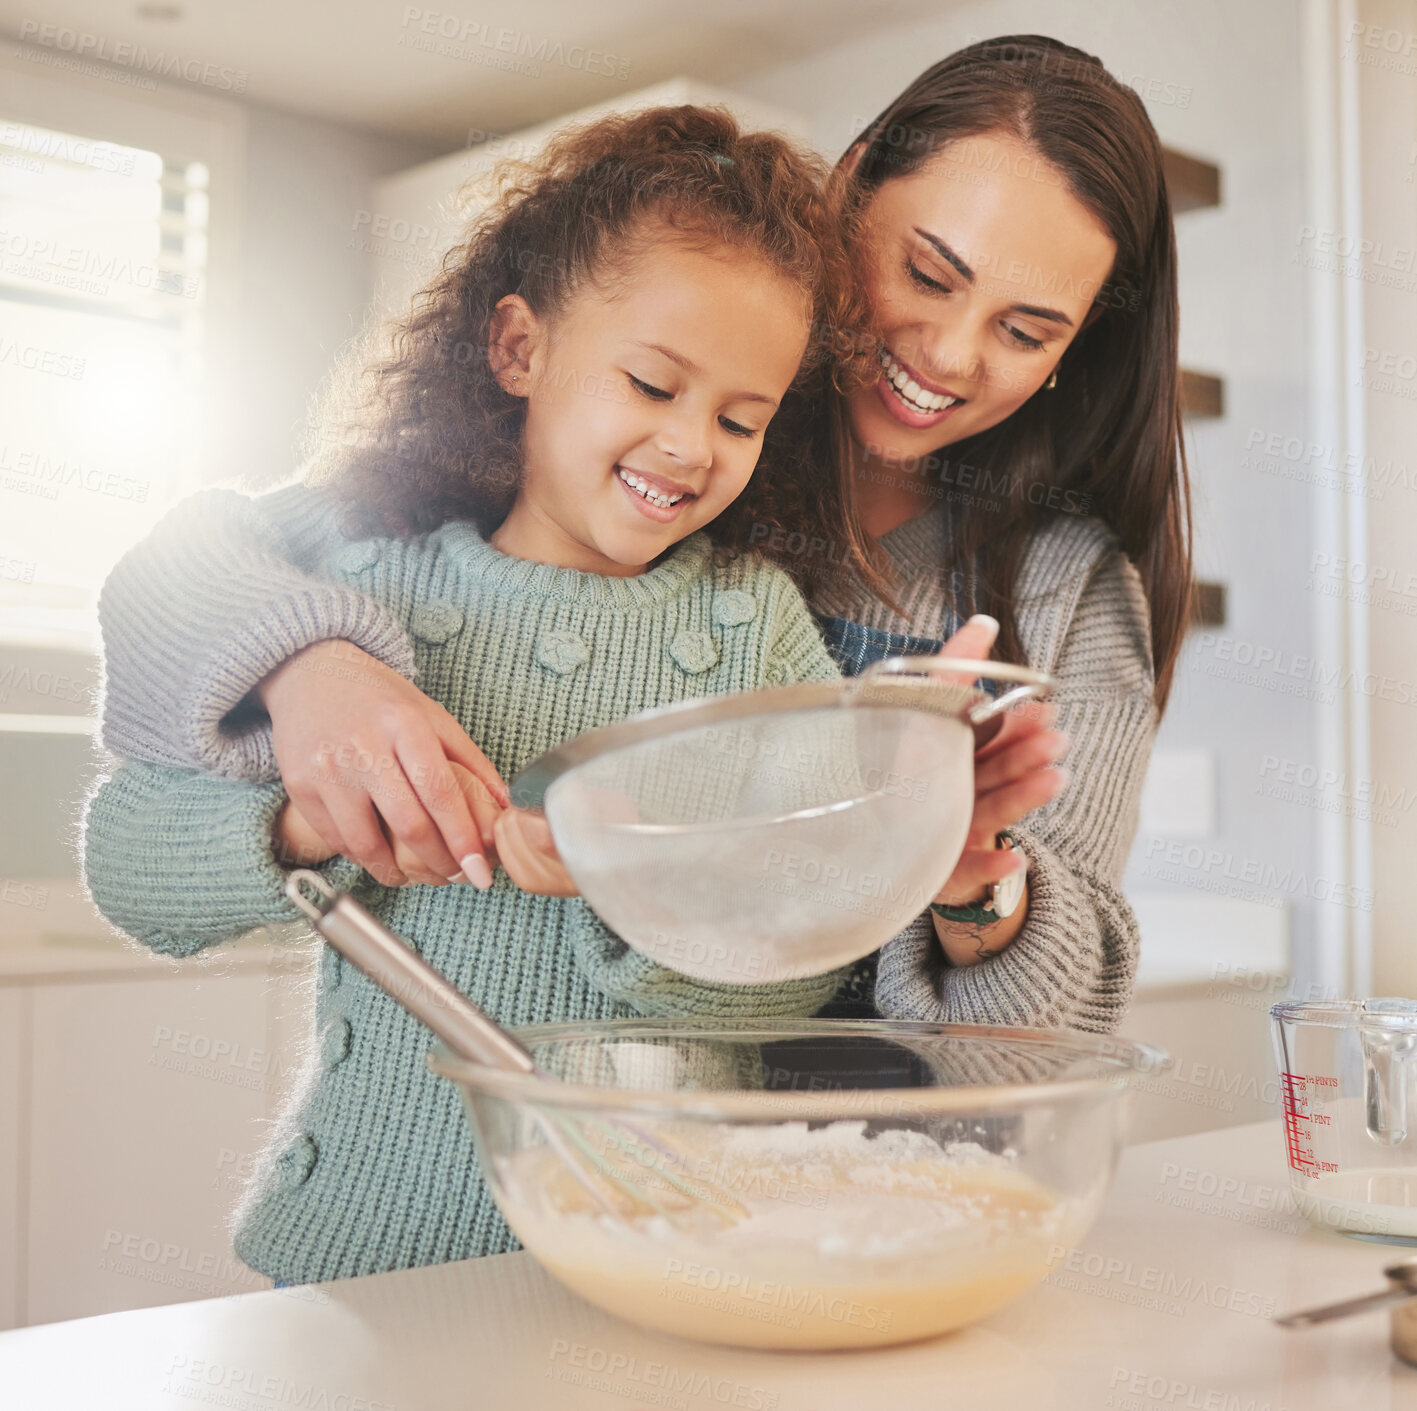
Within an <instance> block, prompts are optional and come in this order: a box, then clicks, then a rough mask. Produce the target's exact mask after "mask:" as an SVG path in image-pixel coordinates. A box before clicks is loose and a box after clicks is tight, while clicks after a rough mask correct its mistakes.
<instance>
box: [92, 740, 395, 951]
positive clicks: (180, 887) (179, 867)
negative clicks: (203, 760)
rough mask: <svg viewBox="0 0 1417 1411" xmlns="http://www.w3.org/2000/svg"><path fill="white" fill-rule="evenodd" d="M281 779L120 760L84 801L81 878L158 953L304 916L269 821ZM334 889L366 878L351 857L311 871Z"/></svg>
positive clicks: (107, 912) (99, 903) (280, 798)
mask: <svg viewBox="0 0 1417 1411" xmlns="http://www.w3.org/2000/svg"><path fill="white" fill-rule="evenodd" d="M285 798H286V795H285V790H284V789H283V788H282V787H281V786H280V785H279V784H255V783H244V782H238V781H233V780H228V779H218V778H215V777H213V776H211V775H207V774H201V773H197V772H194V771H191V770H184V769H171V768H167V767H165V766H162V765H153V764H144V763H137V762H134V763H127V764H123V765H120V766H119V767H118V768H117V769H116V770H115V771H114V772H113V774H112V775H110V776H109V777H108V778H107V779H105V780H104V781H103V783H102V784H100V786H99V788H98V790H97V791H96V792H95V793H94V794H93V796H92V797H91V798H90V800H89V804H88V810H87V813H86V815H85V818H84V834H83V837H84V842H83V864H84V881H85V884H86V885H87V887H88V891H89V896H90V897H91V898H92V900H93V903H94V905H95V906H96V907H97V908H98V910H99V911H100V912H102V913H103V915H104V917H106V918H107V920H109V921H110V922H112V923H113V925H115V926H116V927H117V928H118V929H119V930H120V931H123V932H125V933H126V934H127V935H129V936H131V937H133V939H134V940H137V941H141V942H142V944H144V945H145V946H147V947H149V948H150V949H151V950H154V951H157V952H158V953H159V954H162V955H170V956H179V957H181V956H189V955H194V954H195V953H196V952H198V951H201V950H205V949H207V948H208V947H209V946H215V945H220V944H222V943H223V942H225V941H234V940H236V939H238V938H239V937H240V936H243V935H245V934H246V932H248V931H251V930H254V929H255V928H256V927H257V926H268V925H279V924H285V923H288V922H291V921H300V920H302V919H303V918H302V917H301V915H300V913H299V912H298V911H297V910H296V909H295V907H294V906H292V905H291V903H290V902H289V900H288V899H287V898H286V895H285V879H286V873H285V872H284V870H282V868H281V867H280V865H279V864H278V863H277V861H276V859H275V855H274V850H273V847H272V840H271V827H272V824H273V823H274V820H275V816H276V814H277V813H278V812H279V811H280V808H281V805H282V804H283V803H284V802H285ZM317 870H319V871H321V872H323V874H324V875H325V876H326V877H327V878H328V879H329V881H330V882H331V883H332V884H333V885H334V886H336V887H339V888H342V889H348V888H350V887H352V886H354V885H355V884H356V882H358V881H359V880H360V879H363V880H364V881H365V882H369V881H370V879H369V878H368V877H367V875H366V874H365V873H364V872H363V871H362V870H361V869H360V868H359V867H358V865H357V864H355V863H353V862H350V861H349V859H347V858H343V857H337V858H333V859H331V860H330V861H329V862H328V863H327V864H326V865H325V866H324V867H323V868H320V869H317Z"/></svg>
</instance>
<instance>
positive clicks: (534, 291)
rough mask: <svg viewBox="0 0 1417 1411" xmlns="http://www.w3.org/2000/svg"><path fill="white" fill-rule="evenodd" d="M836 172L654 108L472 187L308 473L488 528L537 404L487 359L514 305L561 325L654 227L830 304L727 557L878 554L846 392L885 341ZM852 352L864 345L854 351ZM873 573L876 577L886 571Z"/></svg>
mask: <svg viewBox="0 0 1417 1411" xmlns="http://www.w3.org/2000/svg"><path fill="white" fill-rule="evenodd" d="M825 187H826V172H825V168H824V166H823V164H822V163H821V162H820V161H819V160H818V159H817V158H815V157H814V156H811V155H809V154H807V153H804V152H803V151H802V150H800V149H799V148H797V147H796V146H794V145H793V144H792V143H791V142H789V141H788V140H787V139H785V138H783V137H781V136H779V135H777V134H775V133H766V132H744V131H742V130H741V129H740V128H739V126H738V123H737V122H736V120H735V119H734V118H733V116H732V115H731V114H730V113H729V112H728V111H727V110H725V109H722V108H703V107H695V106H688V105H686V106H681V107H666V108H652V109H648V110H644V111H640V112H636V113H631V114H622V115H616V116H612V117H608V118H604V119H601V120H600V121H598V122H594V123H591V124H588V125H586V126H581V127H575V128H566V129H562V130H561V131H559V132H558V133H556V134H555V135H554V136H553V137H552V138H551V139H550V141H549V142H548V143H547V144H546V146H545V147H544V148H543V149H542V150H541V151H540V152H539V153H538V155H537V156H536V157H534V158H533V159H531V160H528V161H516V162H507V163H503V164H501V165H499V166H498V167H497V168H496V169H495V170H494V171H493V173H492V175H491V176H490V177H489V178H486V179H485V180H484V181H483V182H480V183H476V184H474V185H472V186H471V187H469V188H465V189H464V192H463V193H462V194H463V196H464V197H467V196H469V195H471V196H472V197H473V198H475V199H476V198H481V200H483V201H484V202H485V203H486V204H485V206H484V209H483V211H482V214H480V215H479V216H478V217H476V218H475V219H474V220H473V222H472V224H471V226H470V227H469V229H468V231H467V235H466V238H465V239H464V240H463V242H462V243H461V244H460V245H457V246H455V247H454V248H453V249H452V250H450V251H449V252H448V253H447V254H446V255H445V256H444V258H443V261H442V265H441V270H440V273H439V274H438V276H437V277H436V278H435V279H434V280H433V281H432V282H431V283H430V284H428V285H427V286H426V287H425V288H424V289H423V290H421V291H420V292H419V293H418V294H417V295H415V297H414V300H413V304H412V307H411V309H410V311H409V313H408V314H407V315H406V316H405V317H404V318H402V319H400V320H398V321H396V322H395V323H393V324H390V325H384V326H382V327H375V328H373V329H371V330H370V331H369V332H368V333H367V334H366V335H365V336H364V337H363V338H362V339H361V340H359V341H358V342H357V343H356V344H355V345H354V347H353V348H352V349H351V350H350V352H349V353H348V354H347V355H346V357H345V359H344V360H343V363H342V366H341V368H340V369H338V370H337V372H336V375H335V378H334V380H333V381H332V384H331V387H330V389H329V391H328V392H327V394H326V397H325V402H324V406H323V408H322V411H321V413H320V415H319V416H318V418H317V420H316V423H315V435H314V438H313V441H312V443H311V445H310V446H309V448H308V449H309V453H310V465H309V471H308V478H309V479H310V480H312V481H313V482H316V483H322V484H326V485H328V486H330V487H331V488H332V489H334V490H335V491H336V492H337V493H340V494H341V495H342V496H343V497H345V498H347V499H348V500H349V501H351V502H352V505H353V507H354V508H355V509H356V514H355V516H354V519H355V522H356V523H357V524H358V526H359V527H360V528H361V529H363V530H364V531H366V532H372V533H388V534H394V535H399V536H410V535H415V534H422V533H426V532H428V531H430V530H432V529H435V528H437V527H438V526H439V525H440V524H443V523H445V522H446V521H448V520H452V519H466V520H470V521H472V523H473V524H474V525H476V527H477V528H478V530H479V532H481V533H483V534H484V535H485V534H490V533H491V532H492V531H493V530H494V529H495V528H496V526H497V525H498V524H500V523H501V521H502V519H503V518H504V517H505V516H506V514H507V512H508V510H510V508H511V506H512V502H513V500H514V499H515V498H516V494H517V487H518V486H519V484H520V482H521V474H522V428H523V423H524V418H525V415H526V407H527V403H526V400H525V399H524V398H519V397H515V396H512V395H511V394H510V393H508V392H506V391H504V390H503V389H502V387H501V386H500V385H499V384H498V382H497V379H496V377H495V375H494V373H493V369H492V367H491V365H490V362H489V358H488V343H489V331H490V324H491V319H492V314H493V310H494V309H495V308H496V305H497V302H498V300H500V299H502V298H503V297H505V296H506V295H508V294H520V295H521V296H522V298H524V299H525V300H526V301H527V303H528V304H529V305H530V306H531V308H532V309H533V310H534V311H535V312H536V313H537V315H538V316H540V317H543V318H547V319H551V320H554V319H555V317H556V315H557V313H558V312H559V311H560V310H562V309H563V308H564V307H565V305H566V303H567V301H568V300H569V299H570V298H571V297H572V296H573V295H574V294H576V293H577V292H578V291H579V290H580V289H582V288H583V287H584V286H585V285H586V284H587V283H588V282H590V281H593V280H604V279H606V278H609V277H612V276H616V275H621V274H628V273H631V271H630V270H629V269H626V268H624V267H623V266H622V265H621V264H620V263H619V262H622V261H623V260H625V258H626V256H627V252H632V251H633V250H634V248H635V244H636V241H637V240H638V239H640V238H642V237H643V236H644V235H646V234H652V227H653V223H655V222H658V223H661V224H665V225H668V226H669V227H671V228H672V230H673V231H674V233H675V234H676V235H682V237H683V238H685V239H688V240H692V241H694V242H702V243H703V244H704V246H705V248H715V247H727V248H728V249H730V250H734V251H742V252H743V253H744V254H745V255H749V256H752V257H754V258H757V259H759V260H761V261H763V263H764V264H766V266H767V267H768V268H769V269H771V270H773V271H775V272H777V273H779V274H781V275H782V276H784V277H785V278H786V279H787V280H789V281H790V282H791V283H792V284H793V285H795V286H796V287H797V288H798V289H799V290H801V291H802V293H803V296H804V302H805V303H806V304H807V305H808V306H809V307H810V309H811V311H812V334H811V337H810V338H809V340H808V348H807V354H806V356H805V358H804V360H803V363H802V366H801V368H800V369H799V371H798V374H797V377H796V379H795V380H794V382H793V385H792V387H791V389H790V390H789V392H788V395H787V396H786V397H785V398H784V400H783V403H782V405H781V407H780V408H779V410H778V412H777V414H776V415H775V416H774V418H773V420H772V422H771V423H770V425H769V427H768V429H767V431H766V433H765V435H764V439H763V447H762V454H761V457H760V459H759V462H758V466H757V469H756V470H755V472H754V474H753V477H752V479H751V480H750V481H749V483H748V486H747V488H746V489H745V490H744V492H743V493H742V494H741V495H740V496H739V497H738V499H737V500H736V501H735V502H734V503H733V504H732V505H731V506H729V508H728V509H727V510H726V511H725V512H724V513H723V514H721V515H720V516H719V517H718V518H717V519H716V520H715V521H714V522H713V523H712V524H711V525H710V526H708V529H707V532H708V534H709V535H710V537H711V538H712V540H713V541H714V544H715V546H716V547H717V548H719V549H720V550H721V551H724V552H725V553H727V554H733V553H737V552H741V551H743V550H745V549H748V548H750V547H757V548H759V549H761V550H762V551H763V552H765V553H767V554H768V555H770V556H772V557H775V558H777V559H778V560H779V561H780V562H782V564H783V566H784V567H785V568H787V569H788V571H789V572H792V573H793V575H794V576H795V577H796V578H797V579H798V580H799V582H803V583H804V584H805V583H806V582H808V581H809V580H810V578H811V576H812V574H813V571H814V569H815V571H817V572H821V571H822V568H823V562H822V561H821V560H822V558H823V556H824V557H825V559H826V561H829V562H830V563H831V564H832V566H833V569H834V570H835V571H840V569H841V568H842V567H843V565H865V564H866V562H867V557H866V552H867V551H866V550H865V549H864V547H863V546H864V543H865V541H864V536H863V535H862V533H861V531H860V528H859V526H858V525H857V523H856V522H855V517H854V514H853V512H852V509H851V496H850V494H849V488H848V481H847V466H848V464H849V459H848V456H847V454H846V436H847V428H846V423H845V418H844V414H843V411H844V406H845V400H844V398H843V397H842V396H841V395H839V394H840V393H841V392H843V391H845V390H847V384H848V382H850V381H851V380H852V379H853V378H855V377H858V376H860V375H862V373H861V369H860V366H859V365H860V364H861V363H862V362H864V361H865V360H866V359H867V358H869V354H863V353H861V352H859V351H856V350H855V349H854V348H853V347H852V345H853V344H854V343H855V342H856V341H857V340H855V339H851V338H849V337H847V338H844V337H843V336H842V333H841V330H850V329H859V328H861V327H863V326H864V317H863V313H864V311H863V308H862V306H861V303H860V295H859V293H858V291H857V289H856V286H855V283H854V280H853V279H852V277H851V274H850V270H849V264H848V259H847V256H846V253H845V250H844V247H843V244H842V242H841V239H840V236H839V233H838V232H839V221H838V219H837V217H836V215H835V214H834V207H833V205H832V203H831V202H830V201H829V199H828V197H827V195H826V194H825ZM843 347H845V349H846V351H845V353H843ZM868 576H870V573H869V569H868Z"/></svg>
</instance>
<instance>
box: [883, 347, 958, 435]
mask: <svg viewBox="0 0 1417 1411" xmlns="http://www.w3.org/2000/svg"><path fill="white" fill-rule="evenodd" d="M876 356H877V357H878V358H879V360H880V363H881V376H880V377H879V378H878V379H877V381H876V395H877V396H878V397H879V398H880V399H881V404H882V405H883V406H884V407H885V408H886V410H887V411H888V412H890V414H891V415H892V416H894V417H895V418H896V419H897V420H898V421H901V422H904V424H905V425H906V426H913V427H917V428H919V427H924V426H938V425H939V424H940V423H941V422H942V421H943V420H944V419H945V418H946V417H947V416H949V414H950V413H951V412H952V411H953V410H954V409H955V408H956V407H959V406H963V405H964V402H965V400H966V399H965V398H963V397H960V396H958V395H956V394H955V393H952V392H950V391H948V390H947V389H945V388H943V387H939V386H937V385H936V384H934V383H932V382H929V381H927V380H926V379H925V378H924V377H923V376H922V375H921V374H920V373H919V372H917V371H916V369H915V368H913V367H911V366H910V364H909V363H905V362H902V361H901V360H900V359H899V358H897V357H896V355H895V354H894V353H893V352H891V350H890V349H889V348H887V347H886V346H885V345H884V344H882V345H881V349H880V351H879V353H877V355H876Z"/></svg>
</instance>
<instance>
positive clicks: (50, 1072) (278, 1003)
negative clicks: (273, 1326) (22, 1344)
mask: <svg viewBox="0 0 1417 1411" xmlns="http://www.w3.org/2000/svg"><path fill="white" fill-rule="evenodd" d="M58 891H59V889H58V888H57V887H56V888H55V889H54V892H53V895H52V898H51V902H50V905H49V906H48V907H47V908H46V911H45V912H44V913H40V914H38V915H36V917H35V918H34V921H35V925H36V928H38V927H40V926H50V927H52V928H53V929H51V930H41V929H36V930H35V931H34V932H32V933H30V934H17V933H12V934H9V935H2V934H0V1328H10V1327H16V1326H24V1325H26V1324H33V1323H44V1322H51V1321H57V1320H61V1319H68V1318H80V1317H86V1316H89V1315H92V1314H99V1313H110V1312H116V1311H120V1310H124V1309H133V1308H147V1307H152V1306H155V1305H160V1304H170V1303H175V1302H183V1301H187V1300H192V1299H200V1298H211V1297H217V1296H220V1295H223V1294H231V1293H248V1292H251V1291H253V1290H256V1289H261V1288H265V1287H267V1286H268V1284H267V1281H266V1280H265V1279H263V1278H261V1277H260V1276H259V1275H256V1274H255V1273H253V1272H252V1271H251V1270H250V1269H248V1268H246V1266H245V1265H243V1264H241V1262H240V1261H239V1260H238V1259H237V1258H236V1256H235V1254H234V1252H233V1250H232V1248H231V1240H230V1235H229V1233H228V1228H227V1226H228V1221H229V1218H230V1216H231V1213H232V1210H233V1207H234V1206H235V1203H236V1201H237V1199H238V1197H239V1195H240V1192H241V1190H242V1188H243V1187H244V1185H245V1183H246V1180H247V1179H248V1177H249V1175H250V1172H251V1168H252V1164H253V1159H254V1156H255V1153H256V1152H257V1151H258V1150H259V1148H260V1146H261V1143H262V1139H263V1136H264V1133H265V1130H266V1128H267V1124H268V1123H269V1121H270V1120H271V1119H272V1118H273V1117H274V1116H275V1115H276V1113H277V1112H278V1110H279V1108H280V1104H281V1103H282V1101H283V1100H284V1099H285V1097H286V1095H287V1094H288V1092H289V1091H290V1089H291V1087H292V1085H293V1084H294V1082H295V1081H296V1079H297V1077H298V1075H299V1071H300V1065H301V1060H302V1055H303V1053H304V1052H305V1051H306V1050H307V1049H308V1047H309V1045H308V1037H309V1034H310V1031H311V1025H312V1019H313V1013H312V999H313V987H312V984H311V976H312V970H313V965H314V962H315V956H316V951H315V948H314V946H313V945H312V944H309V943H306V944H295V945H292V944H290V943H289V938H276V937H275V936H274V935H273V933H264V934H258V935H255V936H253V937H252V938H250V939H249V940H248V941H247V942H243V943H242V944H241V945H239V946H236V947H233V948H229V949H227V950H226V951H224V952H218V953H213V955H212V956H211V957H210V958H203V959H196V960H190V961H185V962H183V961H168V960H164V959H160V958H158V957H155V956H152V955H150V954H148V953H147V952H144V951H141V950H139V949H137V948H135V947H132V946H130V945H127V944H125V943H123V942H120V941H119V940H118V939H117V938H116V937H115V936H113V935H112V934H111V933H109V932H107V931H106V930H105V929H104V928H102V925H101V923H100V922H98V921H97V920H96V918H94V917H93V916H92V913H91V912H90V913H89V914H88V915H87V917H84V916H81V915H79V914H78V913H77V911H71V909H70V908H68V907H67V906H66V904H65V899H64V898H63V897H61V896H59V895H58ZM273 940H274V941H276V943H275V944H268V943H267V942H270V941H273Z"/></svg>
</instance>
